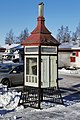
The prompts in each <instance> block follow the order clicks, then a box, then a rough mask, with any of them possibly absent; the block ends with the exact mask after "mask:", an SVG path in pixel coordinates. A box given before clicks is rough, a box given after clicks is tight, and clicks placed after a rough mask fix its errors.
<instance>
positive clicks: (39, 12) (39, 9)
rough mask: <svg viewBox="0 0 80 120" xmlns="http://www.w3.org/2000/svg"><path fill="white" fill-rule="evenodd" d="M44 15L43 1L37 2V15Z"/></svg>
mask: <svg viewBox="0 0 80 120" xmlns="http://www.w3.org/2000/svg"><path fill="white" fill-rule="evenodd" d="M40 16H44V3H43V2H41V3H39V4H38V17H40Z"/></svg>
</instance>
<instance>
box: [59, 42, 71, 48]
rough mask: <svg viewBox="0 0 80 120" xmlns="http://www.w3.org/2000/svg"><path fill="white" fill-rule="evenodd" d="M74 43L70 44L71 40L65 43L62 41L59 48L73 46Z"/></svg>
mask: <svg viewBox="0 0 80 120" xmlns="http://www.w3.org/2000/svg"><path fill="white" fill-rule="evenodd" d="M72 47H73V45H72V44H70V43H69V42H65V43H61V45H59V48H72Z"/></svg>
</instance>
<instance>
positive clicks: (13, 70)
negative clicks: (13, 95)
mask: <svg viewBox="0 0 80 120" xmlns="http://www.w3.org/2000/svg"><path fill="white" fill-rule="evenodd" d="M23 71H24V68H23V64H5V65H4V66H2V67H1V68H0V83H2V84H4V85H7V86H8V87H9V86H12V85H20V84H21V85H23Z"/></svg>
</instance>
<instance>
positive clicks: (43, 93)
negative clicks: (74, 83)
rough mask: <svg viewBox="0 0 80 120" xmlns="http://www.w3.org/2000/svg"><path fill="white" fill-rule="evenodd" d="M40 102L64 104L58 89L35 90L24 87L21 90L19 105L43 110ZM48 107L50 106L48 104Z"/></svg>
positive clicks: (34, 88)
mask: <svg viewBox="0 0 80 120" xmlns="http://www.w3.org/2000/svg"><path fill="white" fill-rule="evenodd" d="M42 102H45V103H56V104H64V103H63V99H62V96H61V92H60V90H59V88H57V89H55V88H41V89H39V88H36V87H29V86H26V87H24V88H23V92H22V94H21V98H20V102H19V105H20V104H22V105H24V107H34V108H39V109H41V108H43V106H42ZM49 105H50V104H49Z"/></svg>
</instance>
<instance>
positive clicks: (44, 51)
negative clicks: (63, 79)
mask: <svg viewBox="0 0 80 120" xmlns="http://www.w3.org/2000/svg"><path fill="white" fill-rule="evenodd" d="M22 45H23V46H24V86H25V88H26V91H28V97H27V99H28V100H31V98H30V95H31V96H32V95H33V93H35V95H34V96H35V99H36V100H35V99H34V98H32V101H37V102H38V103H37V105H38V108H40V103H41V101H43V98H44V94H45V95H46V94H50V91H51V93H54V90H56V89H57V88H58V60H57V59H58V45H59V42H58V41H57V40H56V39H55V38H54V37H53V36H52V35H51V32H50V31H49V30H48V29H47V28H46V27H45V18H44V4H43V2H42V3H40V4H39V5H38V18H37V27H36V28H35V29H34V30H33V31H32V32H31V35H30V36H29V37H28V38H26V39H25V40H24V41H23V42H22ZM31 91H32V92H31ZM36 96H37V97H36ZM29 98H30V99H29ZM26 101H27V100H26ZM30 102H31V101H30ZM32 104H34V103H32Z"/></svg>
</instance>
